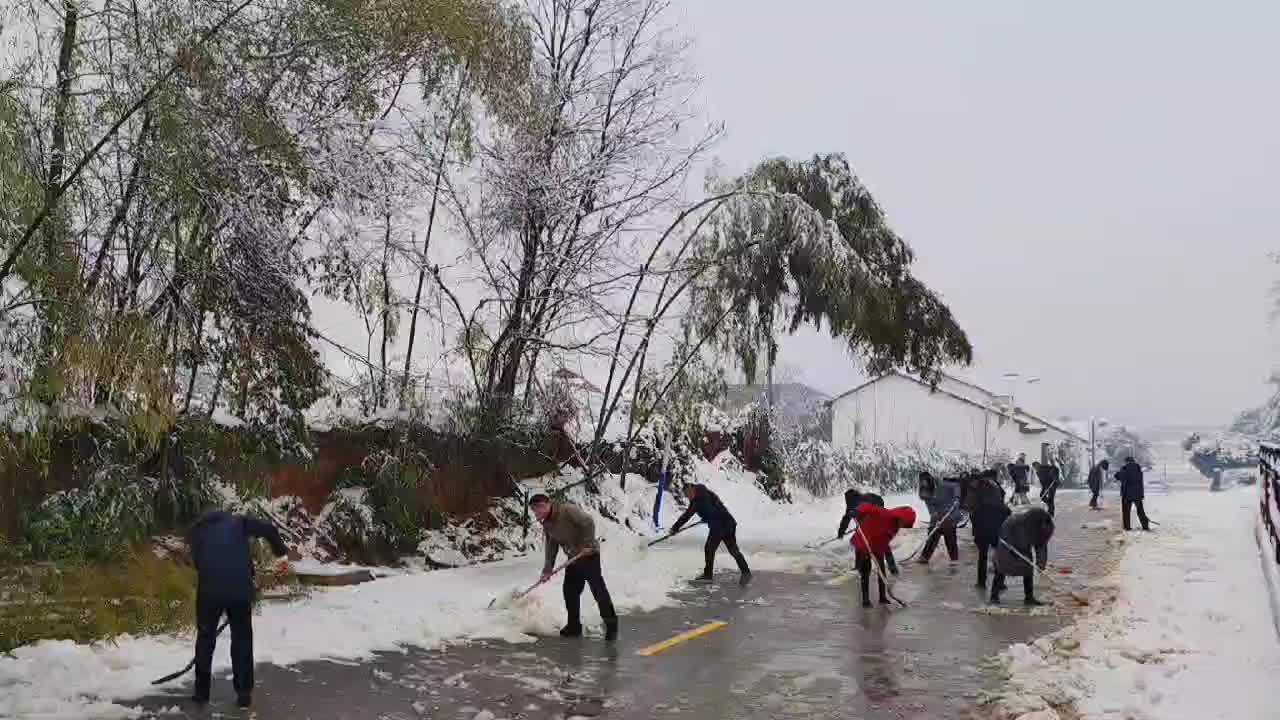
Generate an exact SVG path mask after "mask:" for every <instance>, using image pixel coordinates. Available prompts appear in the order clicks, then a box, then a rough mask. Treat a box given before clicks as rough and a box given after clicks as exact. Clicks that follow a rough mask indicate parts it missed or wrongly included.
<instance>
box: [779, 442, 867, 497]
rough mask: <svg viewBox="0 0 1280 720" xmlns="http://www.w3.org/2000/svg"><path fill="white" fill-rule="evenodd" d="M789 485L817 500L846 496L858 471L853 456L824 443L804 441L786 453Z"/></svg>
mask: <svg viewBox="0 0 1280 720" xmlns="http://www.w3.org/2000/svg"><path fill="white" fill-rule="evenodd" d="M784 468H785V471H786V476H787V481H788V482H790V483H792V484H793V485H795V486H796V487H799V488H803V489H804V490H805V491H807V492H808V493H809V494H810V495H813V496H814V497H830V496H832V495H837V494H839V493H841V492H844V490H845V489H846V487H845V486H846V485H847V483H848V482H849V479H850V478H852V477H854V472H855V470H856V468H857V465H856V462H855V458H854V456H853V455H852V454H850V453H848V452H845V451H842V450H837V449H835V448H833V447H831V444H830V443H828V442H826V441H823V440H802V441H800V442H799V443H798V444H796V445H795V446H794V447H792V448H790V449H788V450H787V452H786V456H785V465H784Z"/></svg>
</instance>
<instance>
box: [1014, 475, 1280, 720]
mask: <svg viewBox="0 0 1280 720" xmlns="http://www.w3.org/2000/svg"><path fill="white" fill-rule="evenodd" d="M1257 503H1258V492H1257V489H1256V488H1237V489H1233V490H1229V491H1225V492H1220V493H1210V492H1208V491H1206V490H1201V489H1175V490H1174V491H1172V492H1170V493H1168V494H1150V493H1149V494H1148V496H1147V503H1146V505H1147V510H1148V513H1149V514H1150V516H1151V517H1152V518H1153V519H1154V520H1157V521H1159V522H1160V523H1161V524H1160V525H1159V526H1158V527H1156V528H1155V531H1154V532H1152V533H1143V532H1132V533H1128V534H1121V535H1120V536H1119V541H1120V542H1123V544H1124V546H1123V556H1122V558H1121V560H1120V562H1119V565H1118V567H1117V568H1116V569H1115V571H1114V572H1113V573H1112V574H1111V576H1110V577H1108V578H1106V579H1105V581H1104V585H1108V586H1112V587H1114V589H1115V593H1116V600H1115V602H1114V604H1110V605H1108V606H1107V607H1105V608H1104V609H1101V610H1099V611H1098V612H1097V613H1096V614H1093V615H1090V616H1087V617H1085V618H1083V619H1082V620H1081V621H1080V622H1079V623H1078V624H1076V625H1074V626H1072V627H1070V628H1067V629H1065V630H1063V631H1060V632H1058V633H1055V634H1054V635H1052V636H1049V637H1046V638H1042V639H1041V640H1038V641H1036V642H1035V643H1032V644H1029V645H1017V646H1014V647H1013V648H1011V649H1010V650H1009V651H1007V652H1006V653H1005V655H1004V659H1005V660H1006V661H1007V662H1008V663H1009V664H1010V665H1009V669H1010V672H1011V674H1012V678H1011V681H1010V692H1009V694H1008V695H1007V696H1006V697H1005V698H1004V699H1003V701H1002V704H1003V706H1004V710H1005V713H1006V716H1007V717H1013V718H1023V719H1025V720H1051V719H1052V718H1055V717H1057V715H1056V713H1055V712H1054V711H1053V710H1052V708H1053V707H1063V706H1072V707H1073V708H1074V710H1075V711H1076V712H1078V713H1079V717H1080V718H1082V720H1205V719H1206V718H1230V719H1232V720H1236V719H1239V720H1266V719H1269V718H1280V699H1277V697H1276V696H1275V695H1273V694H1272V693H1271V691H1272V690H1274V689H1275V687H1276V683H1277V681H1278V680H1280V642H1278V641H1277V635H1276V628H1275V626H1274V624H1273V621H1272V616H1271V610H1270V598H1269V594H1268V588H1267V585H1266V582H1265V580H1264V576H1263V566H1262V563H1264V562H1265V563H1271V562H1273V561H1272V560H1270V559H1269V558H1265V557H1260V554H1259V549H1258V545H1257V543H1256V541H1255V537H1254V530H1255V527H1256V523H1257V516H1258V510H1257V508H1258V504H1257ZM1135 525H1136V522H1135Z"/></svg>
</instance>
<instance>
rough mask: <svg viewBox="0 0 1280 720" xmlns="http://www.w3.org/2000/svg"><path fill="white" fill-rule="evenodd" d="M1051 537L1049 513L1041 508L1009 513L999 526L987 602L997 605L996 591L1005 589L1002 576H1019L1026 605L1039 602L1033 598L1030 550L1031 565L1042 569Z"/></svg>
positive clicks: (1034, 596)
mask: <svg viewBox="0 0 1280 720" xmlns="http://www.w3.org/2000/svg"><path fill="white" fill-rule="evenodd" d="M1052 537H1053V516H1052V515H1050V514H1049V511H1048V510H1045V509H1044V508H1041V507H1031V508H1027V509H1026V510H1019V511H1018V512H1017V513H1014V514H1013V515H1010V516H1009V517H1008V518H1007V519H1006V520H1005V521H1004V523H1003V524H1001V526H1000V550H999V551H998V552H997V553H996V575H995V577H994V578H992V580H991V603H992V604H993V605H999V604H1000V593H1001V591H1003V590H1004V589H1005V578H1006V577H1018V576H1021V577H1022V602H1023V603H1024V604H1026V605H1030V606H1034V605H1043V604H1044V603H1042V602H1040V601H1039V600H1037V599H1036V593H1035V575H1036V569H1035V568H1033V567H1031V564H1030V561H1031V560H1032V559H1033V558H1032V553H1033V552H1034V553H1035V557H1034V560H1035V564H1036V566H1037V567H1039V568H1040V570H1041V572H1043V571H1044V568H1045V565H1047V564H1048V562H1049V539H1050V538H1052Z"/></svg>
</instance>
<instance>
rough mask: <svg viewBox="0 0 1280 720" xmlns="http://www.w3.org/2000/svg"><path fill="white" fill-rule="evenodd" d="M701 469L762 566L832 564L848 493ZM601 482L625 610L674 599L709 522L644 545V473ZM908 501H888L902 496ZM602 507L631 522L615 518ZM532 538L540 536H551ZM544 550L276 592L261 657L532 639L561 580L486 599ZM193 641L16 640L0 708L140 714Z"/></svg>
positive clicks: (547, 620) (218, 667)
mask: <svg viewBox="0 0 1280 720" xmlns="http://www.w3.org/2000/svg"><path fill="white" fill-rule="evenodd" d="M575 472H576V471H574V470H569V471H567V474H566V476H565V477H561V478H557V479H555V480H553V481H551V482H549V483H547V484H550V485H552V486H556V487H558V486H560V485H561V484H563V483H564V482H565V481H570V480H572V479H574V477H575V476H574V475H573V473H575ZM696 472H697V475H698V477H699V479H700V480H702V481H704V482H705V483H706V484H707V485H709V486H710V487H711V488H712V489H714V490H715V491H716V492H717V493H719V494H720V495H721V497H722V498H723V499H724V501H725V504H726V505H727V506H728V507H729V509H730V510H731V511H732V512H734V513H735V515H736V516H737V518H738V521H739V537H740V539H741V544H742V547H743V550H744V552H746V553H747V554H748V560H749V561H750V562H751V563H752V564H753V565H754V566H755V567H756V568H758V569H774V570H792V569H802V568H806V567H809V566H811V565H813V564H814V563H817V562H828V561H827V560H824V559H823V558H821V557H818V556H816V555H815V553H813V552H812V551H808V550H806V549H805V548H804V545H805V544H807V543H810V542H813V541H815V540H820V539H822V538H826V537H831V536H833V535H834V533H835V525H836V523H837V522H838V521H839V518H840V513H842V512H843V501H842V500H841V499H839V498H837V499H832V500H822V501H813V500H810V501H809V502H803V503H797V504H793V505H779V504H777V503H774V502H771V501H769V500H768V499H767V498H766V497H765V496H764V494H763V493H762V492H761V491H760V490H759V488H758V487H757V486H756V485H755V482H754V476H753V475H751V474H750V473H746V472H743V471H742V470H741V469H740V467H736V466H735V464H734V463H732V462H729V461H728V460H719V461H718V462H717V463H700V464H699V465H698V467H697V468H696ZM601 491H602V492H601V494H600V495H599V496H591V497H590V498H587V497H586V496H585V494H584V493H583V492H582V491H581V490H575V491H571V493H570V497H571V499H573V500H575V501H580V502H582V503H583V505H584V507H587V508H588V509H589V510H592V511H593V512H594V513H595V514H596V516H597V520H596V530H597V534H598V535H599V536H600V537H602V538H603V540H604V544H603V549H602V553H603V561H604V567H605V576H606V578H607V579H608V582H609V587H610V590H611V592H612V594H613V597H614V602H615V604H616V605H617V607H618V609H619V611H620V612H623V613H626V612H636V611H641V610H648V609H653V608H657V607H659V606H662V605H664V604H667V603H669V602H671V601H672V592H673V591H674V590H676V589H678V588H679V587H681V586H682V585H683V584H684V581H685V580H686V579H689V578H692V577H694V576H695V575H697V574H698V573H699V572H700V571H701V568H702V543H703V541H704V539H705V537H706V533H705V530H703V529H702V528H693V529H691V530H690V531H689V532H687V533H684V534H681V535H680V536H678V537H676V538H674V539H673V540H672V541H671V542H668V543H663V544H661V545H658V546H655V547H654V548H651V549H650V548H646V547H645V544H646V542H647V541H648V540H649V539H650V538H651V537H652V536H654V532H655V531H653V530H652V520H651V519H650V518H651V512H652V507H653V501H654V494H655V490H654V487H653V486H652V485H650V484H648V483H644V482H633V483H629V489H628V491H627V492H623V491H621V490H620V489H619V488H618V486H617V483H616V482H609V481H602V482H601ZM903 500H906V499H905V498H902V499H900V498H890V502H891V503H898V502H901V501H903ZM602 512H607V513H608V514H609V515H611V516H612V517H615V518H619V519H621V520H623V521H624V522H628V523H629V524H630V525H631V526H632V528H633V529H628V528H627V527H625V526H624V525H623V524H620V523H618V522H611V521H609V520H605V519H604V516H603V515H602V514H601V513H602ZM678 513H679V508H677V507H676V506H675V504H674V501H673V499H672V498H671V497H669V496H667V497H665V498H664V508H663V511H662V520H663V522H664V523H665V524H666V525H667V526H668V527H669V526H670V525H671V523H673V522H674V521H675V518H676V517H677V515H678ZM534 537H539V538H540V533H538V534H537V535H535V536H534ZM845 552H846V554H847V549H845ZM541 561H542V553H541V551H540V550H538V549H535V550H534V551H532V552H531V553H529V555H527V556H525V557H521V558H514V559H509V560H503V561H500V562H495V563H491V564H486V565H478V566H472V567H465V568H458V569H452V570H439V571H435V572H412V571H411V572H406V573H403V574H399V575H395V576H392V577H386V578H383V579H380V580H377V581H376V582H371V583H365V584H362V585H355V586H349V587H339V588H331V589H325V590H321V591H317V592H315V593H314V594H312V595H311V596H310V597H308V598H306V599H303V600H295V601H291V602H278V603H265V604H263V606H262V607H261V610H260V613H259V617H258V618H257V619H256V620H255V623H254V646H255V652H256V656H257V660H258V661H259V662H268V663H275V664H279V665H289V664H293V663H297V662H301V661H304V660H320V659H332V660H345V661H355V660H360V659H362V658H367V657H369V656H370V654H371V653H374V652H378V651H397V650H401V649H404V648H406V647H408V646H416V647H422V648H433V647H438V646H440V645H442V644H444V643H446V642H450V641H459V640H467V639H479V638H497V639H503V640H509V641H513V642H528V641H532V640H533V639H534V638H535V637H536V636H539V635H546V634H550V633H554V632H556V631H557V630H558V629H559V627H560V625H561V624H562V623H563V622H564V609H563V604H562V602H561V599H560V587H559V583H558V582H556V581H553V582H552V583H551V584H549V585H548V586H544V587H543V588H540V589H539V590H537V591H535V592H534V593H533V594H532V595H531V596H530V597H529V598H528V601H527V602H523V603H519V604H517V605H515V606H514V607H512V608H510V609H505V610H489V609H487V605H488V603H489V600H490V599H491V598H494V597H497V596H502V595H506V594H508V593H510V591H512V590H513V589H523V588H524V587H527V586H528V585H529V584H531V583H532V582H533V581H534V580H536V579H537V577H538V571H539V569H540V566H541ZM718 562H719V564H720V567H722V568H724V567H726V564H727V565H728V566H730V567H731V565H732V561H730V560H729V558H728V556H727V555H724V554H721V556H720V558H719V560H718ZM316 567H317V568H323V567H324V566H322V565H317V566H316ZM583 612H584V618H583V620H584V622H586V623H587V624H588V625H589V627H595V628H599V625H600V621H599V615H598V611H597V609H596V607H595V604H594V603H593V602H592V601H591V600H590V599H587V600H585V601H584V602H583ZM318 628H323V632H317V629H318ZM624 632H625V618H624ZM228 645H229V643H227V642H226V639H225V638H223V642H220V643H219V644H218V652H217V655H215V658H214V665H215V671H216V672H218V674H219V677H221V676H222V675H224V674H225V673H226V671H227V670H229V668H230V658H229V654H228ZM191 650H192V643H191V639H190V638H189V637H171V636H164V637H123V638H119V639H117V640H116V641H115V642H112V643H97V644H93V645H84V644H76V643H73V642H70V641H45V642H42V643H38V644H36V645H32V646H27V647H22V648H19V649H17V650H16V651H14V652H13V653H11V654H10V655H8V656H5V657H0V717H3V718H9V717H15V718H17V717H20V718H26V719H30V720H63V719H66V720H70V719H72V718H76V719H80V718H86V717H95V718H123V717H132V716H134V715H135V714H134V713H132V712H131V711H130V710H129V709H127V708H125V707H122V706H120V705H118V704H115V703H118V702H121V701H125V700H129V699H134V698H138V697H141V696H143V695H146V694H147V693H149V692H151V691H152V688H151V686H150V682H151V680H153V679H154V678H157V677H160V676H162V675H165V674H167V673H170V672H172V671H174V670H176V669H178V668H180V667H182V666H183V665H185V664H186V663H187V661H188V660H189V659H190V658H191ZM188 678H189V676H188ZM188 681H189V680H188ZM175 685H176V683H175Z"/></svg>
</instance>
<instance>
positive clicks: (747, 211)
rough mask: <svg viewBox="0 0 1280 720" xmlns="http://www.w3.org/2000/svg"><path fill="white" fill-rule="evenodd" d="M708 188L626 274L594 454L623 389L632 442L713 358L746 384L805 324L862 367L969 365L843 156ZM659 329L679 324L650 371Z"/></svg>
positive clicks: (959, 336) (787, 164)
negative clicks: (631, 275) (629, 282)
mask: <svg viewBox="0 0 1280 720" xmlns="http://www.w3.org/2000/svg"><path fill="white" fill-rule="evenodd" d="M708 187H709V195H708V197H706V198H703V199H702V200H700V201H699V202H697V203H695V204H693V205H692V206H690V207H689V208H688V209H686V211H685V212H683V213H682V214H681V215H680V216H679V217H677V219H676V221H675V222H674V223H672V225H671V226H670V227H669V228H668V229H667V231H666V232H665V233H664V234H663V235H662V236H661V238H660V239H659V240H658V241H657V243H656V244H655V245H654V247H653V248H652V251H651V252H650V254H649V257H648V259H647V260H646V262H645V264H644V265H642V266H641V268H640V269H639V271H638V272H637V273H636V276H635V282H634V285H633V287H632V293H631V296H630V300H629V302H628V303H627V305H626V309H625V311H624V313H623V314H622V317H621V319H620V320H619V322H618V327H619V330H618V333H617V336H616V338H615V340H616V347H617V348H618V349H619V350H621V349H622V348H623V347H625V346H628V345H629V346H631V347H634V350H633V351H632V352H630V353H629V354H628V355H626V356H624V355H622V354H619V355H617V356H615V358H614V360H613V362H612V363H611V364H610V368H609V376H608V384H607V386H606V394H607V395H610V399H609V400H608V401H607V402H606V403H605V405H604V407H603V408H602V410H601V413H600V417H599V419H598V422H597V425H596V432H595V438H594V439H595V442H594V443H593V452H594V449H595V448H596V447H598V446H599V445H600V441H601V440H603V439H604V432H605V428H606V427H608V425H609V421H610V419H611V415H612V414H613V413H615V412H617V410H618V407H619V405H620V404H621V401H622V399H623V395H624V388H627V387H628V385H629V386H630V387H629V393H630V396H631V402H630V417H629V418H628V423H627V431H626V435H625V440H624V446H625V447H628V448H629V447H630V446H631V445H632V444H633V443H634V441H635V438H636V435H637V434H638V433H639V431H640V430H641V429H643V428H644V427H645V426H646V425H647V424H648V423H649V421H650V419H651V418H652V417H653V416H654V415H655V413H656V412H658V411H659V409H660V408H661V409H667V408H669V407H670V406H673V405H674V406H677V407H678V406H679V405H680V404H681V403H680V398H679V394H680V392H681V391H682V390H684V389H687V388H698V387H705V386H706V384H707V383H706V376H707V375H708V372H709V367H708V366H709V365H710V366H711V369H710V372H714V368H715V365H716V362H715V361H714V360H710V361H709V360H708V356H709V355H711V356H716V355H718V356H720V357H728V358H732V360H733V361H734V362H735V363H736V364H737V365H738V367H739V368H740V369H742V370H743V371H744V372H745V374H746V375H747V377H748V379H749V380H750V379H752V378H753V377H754V376H755V374H756V372H757V371H758V369H759V366H760V361H761V360H762V359H763V360H765V361H766V362H767V363H769V364H772V362H773V360H774V357H775V356H776V353H777V348H778V338H779V335H780V334H782V333H784V332H795V331H796V330H798V329H800V328H801V327H802V326H806V325H807V326H812V327H816V328H825V329H826V330H827V331H828V332H829V333H830V334H831V336H832V337H834V338H837V339H839V340H841V341H843V342H844V343H845V344H846V345H847V347H848V349H849V351H850V353H851V355H852V356H853V357H854V358H856V359H858V360H860V361H862V363H863V365H864V367H865V369H866V370H867V371H868V372H870V373H872V374H879V373H883V372H886V371H888V370H891V369H894V368H903V369H906V370H908V371H911V372H914V373H917V374H919V375H921V376H923V377H925V378H927V379H936V377H937V376H938V374H939V372H940V371H941V368H942V367H944V366H945V365H948V364H967V363H969V362H970V361H971V360H972V355H973V351H972V347H971V346H970V344H969V341H968V338H967V337H966V335H965V333H964V331H963V330H962V329H961V328H960V326H959V325H958V324H957V323H956V321H955V319H954V318H953V317H952V315H951V311H950V310H949V309H948V308H947V306H946V305H945V304H944V303H943V302H942V301H941V299H939V298H938V296H937V295H936V294H935V293H934V292H933V291H931V290H930V289H929V288H928V287H926V286H925V285H924V284H923V283H922V282H920V281H919V280H918V279H917V278H915V277H914V276H913V275H912V274H911V272H910V265H911V263H912V261H913V259H914V256H913V254H912V252H911V249H910V247H909V246H908V245H907V244H906V242H904V241H903V240H902V238H900V237H899V236H898V235H897V234H896V233H895V232H894V231H893V230H892V229H891V228H890V227H889V225H888V222H887V220H886V218H885V215H884V213H883V211H882V210H881V208H880V207H879V205H877V203H876V202H875V200H874V199H873V198H872V196H871V194H870V192H869V191H868V190H867V189H866V187H865V186H864V185H863V184H862V183H861V182H860V181H859V180H858V178H857V177H856V176H855V175H854V173H853V171H852V169H851V168H850V166H849V163H848V161H847V160H846V158H845V157H844V156H843V155H840V154H830V155H817V156H814V157H813V158H811V159H809V160H805V161H796V160H789V159H785V158H774V159H769V160H766V161H764V162H761V163H760V164H758V165H757V166H756V167H754V168H753V169H752V170H750V171H749V172H747V173H745V174H743V175H741V176H739V177H736V178H729V179H720V180H714V181H712V182H710V183H708ZM676 238H678V239H676ZM677 311H678V312H677ZM676 314H678V315H679V319H678V320H675V321H672V320H671V318H672V317H673V316H674V315H676ZM637 321H638V322H637ZM664 324H666V325H672V324H674V325H675V326H676V332H675V339H674V343H673V345H674V351H673V352H672V354H671V356H670V358H669V359H668V361H667V363H666V364H665V366H664V367H663V368H662V369H661V370H660V371H658V372H651V373H646V372H645V370H644V367H645V364H646V360H647V359H648V355H649V350H650V346H651V341H652V340H653V338H654V336H655V334H656V333H657V332H658V331H659V328H661V327H662V326H663V325H664ZM629 336H634V337H630V338H629ZM762 354H763V357H762ZM628 455H629V453H628ZM624 482H625V475H624Z"/></svg>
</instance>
